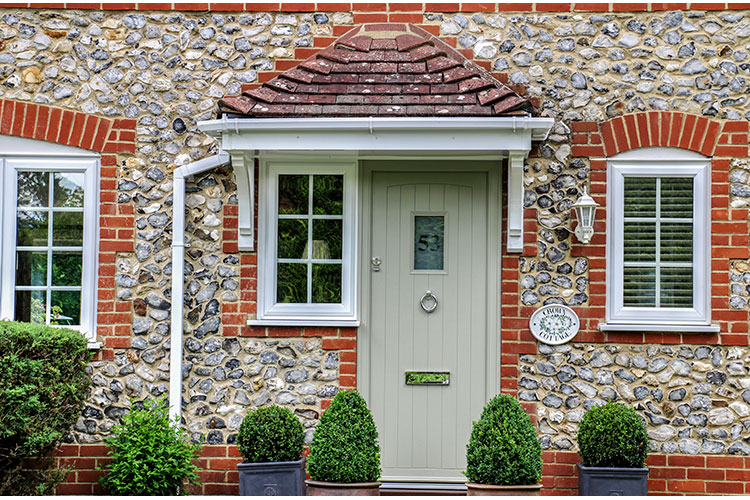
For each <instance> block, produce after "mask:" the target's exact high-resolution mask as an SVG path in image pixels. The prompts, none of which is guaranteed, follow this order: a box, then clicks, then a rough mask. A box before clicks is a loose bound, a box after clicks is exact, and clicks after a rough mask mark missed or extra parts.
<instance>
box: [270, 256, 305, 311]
mask: <svg viewBox="0 0 750 500" xmlns="http://www.w3.org/2000/svg"><path fill="white" fill-rule="evenodd" d="M276 302H286V303H292V304H305V303H307V264H278V284H277V291H276Z"/></svg>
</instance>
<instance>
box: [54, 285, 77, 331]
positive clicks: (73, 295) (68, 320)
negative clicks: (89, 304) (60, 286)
mask: <svg viewBox="0 0 750 500" xmlns="http://www.w3.org/2000/svg"><path fill="white" fill-rule="evenodd" d="M51 303H52V308H51V310H50V312H51V315H50V316H51V318H50V323H51V324H53V325H80V324H81V292H70V291H60V290H52V300H51Z"/></svg>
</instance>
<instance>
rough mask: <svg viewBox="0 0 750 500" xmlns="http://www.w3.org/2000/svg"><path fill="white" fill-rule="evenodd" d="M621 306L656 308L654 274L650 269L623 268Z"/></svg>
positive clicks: (653, 270)
mask: <svg viewBox="0 0 750 500" xmlns="http://www.w3.org/2000/svg"><path fill="white" fill-rule="evenodd" d="M622 283H623V291H622V294H623V305H625V306H626V307H654V306H656V272H655V269H654V268H652V267H625V269H624V271H623V280H622Z"/></svg>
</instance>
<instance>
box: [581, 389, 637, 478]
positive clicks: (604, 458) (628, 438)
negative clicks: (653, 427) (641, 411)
mask: <svg viewBox="0 0 750 500" xmlns="http://www.w3.org/2000/svg"><path fill="white" fill-rule="evenodd" d="M578 448H579V454H580V455H581V462H583V465H584V466H586V467H631V468H640V467H643V466H644V465H645V463H646V456H647V455H648V433H647V432H646V422H644V420H643V418H642V417H641V416H640V415H638V413H636V411H635V410H634V409H633V408H630V407H629V406H626V405H624V404H622V403H613V402H611V401H610V402H609V403H607V404H605V405H604V406H597V407H594V408H591V409H590V410H589V411H587V412H586V414H585V415H584V416H583V420H582V421H581V424H580V425H579V427H578Z"/></svg>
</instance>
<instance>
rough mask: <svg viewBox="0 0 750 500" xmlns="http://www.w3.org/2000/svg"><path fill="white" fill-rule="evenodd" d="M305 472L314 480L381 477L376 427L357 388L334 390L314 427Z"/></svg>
mask: <svg viewBox="0 0 750 500" xmlns="http://www.w3.org/2000/svg"><path fill="white" fill-rule="evenodd" d="M307 472H308V473H309V474H310V477H311V478H312V479H314V480H315V481H328V482H331V483H368V482H373V481H377V480H378V479H379V478H380V445H378V430H377V428H376V427H375V420H373V418H372V413H370V409H369V408H367V403H365V400H364V399H363V398H362V396H360V395H359V393H358V392H357V391H344V392H339V393H338V394H336V397H335V398H333V401H332V402H331V406H330V407H329V408H328V409H327V410H326V411H324V412H323V416H322V417H321V418H320V423H319V424H318V425H317V426H316V427H315V434H313V441H312V444H311V445H310V456H309V457H307Z"/></svg>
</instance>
